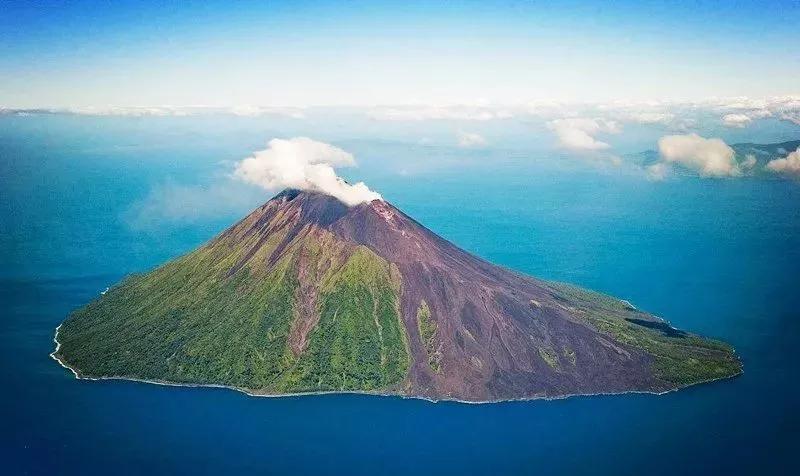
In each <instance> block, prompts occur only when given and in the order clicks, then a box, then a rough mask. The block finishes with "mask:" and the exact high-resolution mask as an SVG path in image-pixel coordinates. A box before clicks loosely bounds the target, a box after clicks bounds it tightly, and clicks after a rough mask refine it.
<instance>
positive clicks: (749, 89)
mask: <svg viewBox="0 0 800 476" xmlns="http://www.w3.org/2000/svg"><path fill="white" fill-rule="evenodd" d="M797 18H800V2H799V1H749V0H747V1H727V2H707V1H686V0H680V1H676V2H649V1H621V2H615V3H614V4H613V5H607V4H606V2H595V1H585V2H559V4H558V5H551V4H550V2H536V1H534V2H522V1H515V2H425V3H418V2H341V1H340V2H297V1H294V2H227V1H226V2H202V3H196V4H192V3H191V2H164V1H157V2H149V1H147V0H141V1H136V2H126V1H118V2H83V1H79V2H48V1H43V2H15V1H10V2H9V1H5V2H3V4H2V8H0V31H1V32H2V34H0V78H2V80H0V106H2V107H6V108H54V107H55V108H57V107H60V108H107V107H111V106H119V107H146V106H163V105H171V106H191V105H205V106H214V107H240V108H243V107H250V106H253V105H255V106H263V107H288V106H292V107H308V106H369V107H372V106H380V105H427V106H431V105H454V104H461V105H486V104H504V105H520V104H529V103H531V102H537V101H538V102H543V101H559V102H608V101H640V102H641V101H653V100H661V101H663V100H670V101H697V100H702V99H707V98H710V97H733V96H737V97H738V96H747V97H750V98H753V97H761V98H763V97H773V96H785V95H791V94H800V80H798V78H800V48H798V47H797V46H798V44H800V37H798V33H797V22H796V19H797ZM735 120H736V118H735V117H734V118H732V119H731V121H734V122H735Z"/></svg>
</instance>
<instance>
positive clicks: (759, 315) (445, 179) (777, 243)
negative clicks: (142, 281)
mask: <svg viewBox="0 0 800 476" xmlns="http://www.w3.org/2000/svg"><path fill="white" fill-rule="evenodd" d="M306 127H307V126H306ZM296 133H305V134H311V133H310V132H308V131H307V130H305V131H304V130H301V126H299V125H289V126H281V125H275V124H265V123H261V122H258V121H255V120H244V119H242V120H238V119H237V120H232V121H220V120H218V119H214V118H205V119H203V118H199V119H198V118H185V119H181V118H177V119H176V118H169V119H167V118H164V119H161V118H87V117H57V116H39V117H0V378H2V382H3V386H2V388H3V391H2V392H0V422H2V425H0V473H2V474H50V475H52V474H80V475H93V474H99V475H106V474H115V475H124V474H142V473H146V474H239V473H244V472H249V473H257V474H277V475H279V474H293V475H298V474H340V473H348V474H370V475H374V474H438V475H442V474H461V475H469V474H604V473H608V474H636V475H639V474H728V475H730V474H792V473H797V471H798V470H800V464H799V463H798V452H797V449H798V447H799V446H800V436H799V435H800V411H799V410H800V397H798V395H800V371H798V366H800V359H799V358H798V355H799V354H798V351H799V349H800V281H799V280H798V277H799V276H800V184H797V183H793V182H789V181H782V180H747V179H739V180H703V179H699V178H692V177H676V178H673V179H671V180H667V181H664V182H648V181H647V180H645V179H644V178H643V176H642V174H641V173H640V172H637V171H636V170H634V169H633V168H628V167H625V166H622V167H616V168H615V167H604V166H598V165H587V164H586V163H583V162H574V161H570V160H568V159H564V158H554V157H553V156H552V155H551V154H548V153H547V152H545V151H539V150H536V149H535V148H533V147H527V148H526V147H518V148H516V149H509V150H503V149H500V148H497V149H487V150H482V151H461V150H455V149H448V148H447V147H444V146H441V147H437V146H422V145H419V144H416V143H411V142H403V141H400V140H398V141H394V142H392V141H379V140H369V139H364V138H361V137H356V136H354V135H353V134H351V133H349V132H337V130H336V129H335V128H328V129H325V131H323V132H321V133H320V135H319V136H312V137H314V138H317V139H320V140H327V141H331V142H334V143H335V144H337V145H339V146H341V147H343V148H345V149H346V150H349V151H351V152H353V153H355V155H356V157H357V159H358V160H359V162H360V163H361V167H360V168H358V169H352V170H347V171H346V175H348V176H349V177H352V178H356V179H359V180H365V181H366V182H367V183H368V184H369V185H370V186H372V187H373V188H375V189H377V190H379V191H380V192H382V193H383V195H384V197H385V198H386V199H388V200H389V201H391V202H392V203H394V204H395V205H397V206H398V207H400V208H401V209H403V210H404V211H406V212H407V213H408V214H409V215H411V216H412V217H414V218H416V219H417V220H418V221H420V222H421V223H423V224H424V225H426V226H428V227H429V228H431V229H432V230H434V231H435V232H437V233H439V234H441V235H443V236H444V237H446V238H448V239H450V240H451V241H453V242H455V243H456V244H458V245H460V246H462V247H464V248H466V249H467V250H469V251H472V252H474V253H476V254H478V255H480V256H482V257H484V258H487V259H489V260H491V261H493V262H496V263H499V264H502V265H504V266H508V267H510V268H513V269H516V270H519V271H522V272H525V273H530V274H533V275H537V276H540V277H543V278H548V279H556V280H562V281H569V282H573V283H576V284H579V285H583V286H586V287H590V288H593V289H596V290H599V291H603V292H607V293H609V294H613V295H615V296H618V297H620V298H623V299H627V300H629V301H631V302H632V303H634V304H635V305H636V306H638V307H640V308H643V309H646V310H648V311H651V312H653V313H655V314H657V315H659V316H662V317H664V318H666V319H668V320H669V321H670V322H671V323H672V324H673V325H674V326H676V327H678V328H682V329H688V330H691V331H693V332H697V333H700V334H704V335H708V336H713V337H716V338H720V339H723V340H726V341H728V342H730V343H732V344H733V345H734V346H735V347H736V349H737V352H738V353H739V354H740V355H741V358H742V360H743V362H744V375H742V376H740V377H738V378H735V379H732V380H727V381H720V382H715V383H711V384H707V385H700V386H696V387H692V388H689V389H685V390H682V391H679V392H674V393H670V394H667V395H662V396H655V395H639V394H635V395H633V394H632V395H620V396H594V397H574V398H569V399H565V400H557V401H531V402H510V403H501V404H487V405H466V404H459V403H430V402H426V401H420V400H407V399H401V398H393V397H372V396H357V395H325V396H308V397H287V398H253V397H248V396H246V395H244V394H241V393H238V392H235V391H230V390H225V389H211V388H185V387H165V386H156V385H148V384H142V383H134V382H125V381H96V382H95V381H78V380H75V379H74V377H73V376H72V374H71V373H70V372H69V371H68V370H65V369H63V368H62V367H60V366H59V365H58V364H57V363H56V362H55V361H53V360H52V359H51V358H50V357H49V355H48V354H49V353H50V352H51V351H52V350H53V340H52V339H53V333H54V330H55V328H56V326H57V325H58V324H59V323H60V322H61V321H62V320H63V319H64V318H65V317H66V316H67V314H68V313H69V312H70V311H71V310H73V309H75V308H77V307H79V306H82V305H83V304H85V303H86V302H88V301H90V300H91V299H93V298H95V297H97V296H98V294H99V293H100V292H101V291H103V290H104V289H105V288H106V287H107V286H110V285H112V284H114V283H115V282H117V281H118V280H119V279H121V278H122V277H123V276H125V275H126V274H128V273H132V272H138V271H144V270H147V269H150V268H152V267H153V266H156V265H158V264H159V263H161V262H163V261H165V260H167V259H169V258H172V257H175V256H178V255H180V254H182V253H184V252H186V251H189V250H191V249H192V248H194V247H195V246H197V245H199V244H200V243H202V242H204V241H205V240H207V239H209V238H211V237H212V236H213V235H214V234H216V233H218V232H219V231H221V230H222V229H224V228H225V227H226V226H228V225H230V224H231V223H233V222H234V221H235V220H236V219H237V218H238V217H240V216H242V215H244V213H246V212H247V211H248V210H249V209H250V208H252V207H254V206H256V205H257V204H259V203H260V202H262V201H266V200H267V199H268V198H269V196H270V195H269V194H267V193H264V192H263V191H258V190H253V189H251V188H248V187H245V186H244V185H241V184H238V183H236V182H235V181H232V180H231V179H230V178H229V176H228V174H229V170H230V163H231V161H235V160H239V159H241V158H244V157H246V156H247V155H248V154H249V153H251V152H252V151H254V150H256V149H258V148H263V146H264V144H265V142H266V140H267V139H268V138H270V137H285V136H290V135H294V134H296ZM781 139H785V138H783V137H782V138H781ZM776 141H777V140H776Z"/></svg>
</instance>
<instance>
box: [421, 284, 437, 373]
mask: <svg viewBox="0 0 800 476" xmlns="http://www.w3.org/2000/svg"><path fill="white" fill-rule="evenodd" d="M417 328H418V329H419V337H420V339H421V340H422V345H423V346H425V352H426V353H427V354H428V365H429V366H430V367H431V370H433V371H434V372H436V373H439V372H441V370H442V364H441V362H442V353H441V351H440V350H439V341H438V338H437V334H438V332H437V331H438V330H439V328H438V327H437V326H436V321H434V320H433V319H432V318H431V309H430V307H428V303H427V302H425V300H424V299H423V300H422V302H421V303H420V305H419V307H418V308H417Z"/></svg>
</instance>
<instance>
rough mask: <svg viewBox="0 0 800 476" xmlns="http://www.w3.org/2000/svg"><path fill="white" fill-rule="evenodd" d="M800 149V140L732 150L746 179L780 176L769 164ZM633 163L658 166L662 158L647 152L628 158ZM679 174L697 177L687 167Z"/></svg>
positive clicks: (745, 144)
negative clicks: (769, 167)
mask: <svg viewBox="0 0 800 476" xmlns="http://www.w3.org/2000/svg"><path fill="white" fill-rule="evenodd" d="M798 147H800V140H792V141H787V142H777V143H773V144H754V143H751V142H743V143H739V144H731V146H730V148H731V149H733V152H734V157H733V160H734V162H735V163H736V164H738V166H739V168H740V169H741V172H742V175H743V176H745V177H759V178H765V177H775V178H779V176H778V175H776V174H775V173H773V172H772V171H770V170H769V169H768V168H767V164H768V163H769V162H770V161H772V160H777V159H783V158H785V157H786V155H787V154H789V153H791V152H793V151H795V150H797V148H798ZM628 158H629V159H630V161H631V163H633V164H636V165H640V166H642V167H647V166H651V165H654V164H657V163H659V162H660V160H661V156H660V155H659V153H658V151H656V150H647V151H644V152H639V153H636V154H632V155H630V156H628ZM676 171H677V173H679V174H681V175H697V172H696V171H693V170H690V169H688V168H685V167H678V168H677V169H676Z"/></svg>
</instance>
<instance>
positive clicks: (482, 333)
mask: <svg viewBox="0 0 800 476" xmlns="http://www.w3.org/2000/svg"><path fill="white" fill-rule="evenodd" d="M57 338H58V341H59V343H60V347H59V349H58V350H57V351H56V353H55V355H56V357H58V358H59V359H60V360H61V361H62V362H63V363H65V364H66V365H69V366H70V367H71V368H73V369H75V370H76V371H77V372H78V373H79V374H80V375H82V376H88V377H122V378H140V379H146V380H156V381H168V382H177V383H192V384H220V385H228V386H231V387H236V388H239V389H243V390H246V391H248V392H251V393H255V394H280V393H302V392H319V391H363V392H375V393H389V394H401V395H408V396H420V397H427V398H432V399H458V400H467V401H495V400H507V399H527V398H540V397H561V396H567V395H575V394H595V393H620V392H630V391H648V392H663V391H667V390H671V389H675V388H680V387H684V386H687V385H691V384H695V383H699V382H704V381H709V380H716V379H720V378H726V377H731V376H734V375H737V374H739V373H741V365H740V362H739V360H738V359H737V358H736V357H735V355H734V352H733V349H732V348H730V347H729V346H728V345H727V344H724V343H721V342H718V341H713V340H708V339H704V338H701V337H699V336H696V335H693V334H689V333H686V332H683V331H679V330H676V329H673V328H672V327H670V326H669V325H668V324H666V323H665V322H664V321H662V320H661V319H659V318H656V317H654V316H652V315H650V314H647V313H644V312H641V311H639V310H636V309H635V308H633V307H631V306H630V305H629V304H628V303H626V302H624V301H620V300H617V299H614V298H612V297H609V296H605V295H602V294H598V293H594V292H592V291H587V290H584V289H581V288H577V287H574V286H570V285H566V284H562V283H554V282H548V281H543V280H539V279H536V278H532V277H529V276H524V275H521V274H518V273H515V272H513V271H511V270H508V269H505V268H502V267H499V266H495V265H492V264H490V263H488V262H486V261H484V260H482V259H480V258H477V257H475V256H473V255H471V254H469V253H467V252H465V251H463V250H461V249H460V248H458V247H456V246H455V245H453V244H452V243H450V242H448V241H446V240H444V239H442V238H441V237H439V236H437V235H436V234H434V233H432V232H431V231H430V230H428V229H426V228H425V227H423V226H422V225H420V224H419V223H417V222H416V221H414V220H413V219H411V218H409V217H408V216H406V215H405V214H404V213H402V212H401V211H399V210H398V209H396V208H395V207H393V206H392V205H390V204H388V203H386V202H383V201H373V202H372V203H369V204H361V205H358V206H355V207H352V208H348V207H347V206H345V205H344V204H342V203H341V202H339V201H338V200H336V199H335V198H332V197H330V196H327V195H323V194H320V193H315V192H298V191H290V190H287V191H284V192H282V193H280V194H279V195H277V196H276V197H274V198H273V199H272V200H270V201H269V202H267V203H266V204H264V205H262V206H261V207H259V208H258V209H256V210H255V211H253V212H252V213H251V214H250V215H249V216H247V217H246V218H244V219H243V220H242V221H240V222H239V223H237V224H235V225H234V226H232V227H231V228H229V229H228V230H226V231H225V232H224V233H222V234H221V235H220V236H218V237H216V238H215V239H213V240H212V241H211V242H209V243H207V244H206V245H204V246H202V247H201V248H199V249H198V250H196V251H194V252H192V253H190V254H188V255H186V256H184V257H181V258H179V259H177V260H175V261H172V262H170V263H167V264H166V265H164V266H162V267H160V268H158V269H156V270H154V271H152V272H150V273H148V274H145V275H141V276H134V277H131V278H129V279H127V280H126V281H124V282H123V283H121V284H120V285H117V286H115V287H114V288H113V289H111V290H110V291H109V292H108V293H107V294H106V295H104V296H102V297H101V298H99V299H98V300H97V301H95V302H93V303H91V304H89V305H88V306H86V307H85V308H83V309H80V310H78V311H76V312H75V313H73V314H72V315H71V316H70V317H69V318H68V319H67V321H65V323H64V324H63V325H62V326H61V328H60V330H59V332H58V335H57Z"/></svg>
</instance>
